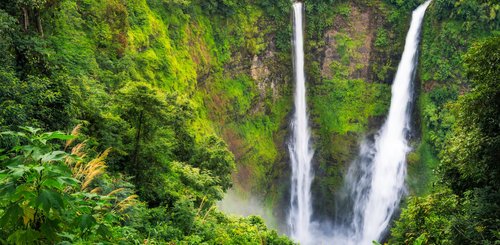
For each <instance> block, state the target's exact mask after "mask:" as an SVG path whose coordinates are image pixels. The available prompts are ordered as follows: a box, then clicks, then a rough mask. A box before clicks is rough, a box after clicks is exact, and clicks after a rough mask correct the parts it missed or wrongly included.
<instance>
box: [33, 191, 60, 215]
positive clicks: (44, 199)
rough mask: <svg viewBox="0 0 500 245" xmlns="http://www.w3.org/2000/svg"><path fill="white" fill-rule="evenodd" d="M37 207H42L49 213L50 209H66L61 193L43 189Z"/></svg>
mask: <svg viewBox="0 0 500 245" xmlns="http://www.w3.org/2000/svg"><path fill="white" fill-rule="evenodd" d="M36 206H37V207H40V206H41V207H42V209H43V210H44V211H45V212H47V213H48V212H49V211H50V209H54V210H58V209H62V208H63V207H64V202H63V199H62V195H61V194H60V193H57V192H55V191H52V190H46V189H42V190H40V193H39V194H38V198H37V200H36Z"/></svg>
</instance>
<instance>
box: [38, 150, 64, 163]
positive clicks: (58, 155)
mask: <svg viewBox="0 0 500 245" xmlns="http://www.w3.org/2000/svg"><path fill="white" fill-rule="evenodd" d="M67 156H68V153H66V152H64V151H52V152H49V153H47V154H45V155H43V156H42V158H41V160H42V162H57V161H63V160H64V159H65V158H66V157H67Z"/></svg>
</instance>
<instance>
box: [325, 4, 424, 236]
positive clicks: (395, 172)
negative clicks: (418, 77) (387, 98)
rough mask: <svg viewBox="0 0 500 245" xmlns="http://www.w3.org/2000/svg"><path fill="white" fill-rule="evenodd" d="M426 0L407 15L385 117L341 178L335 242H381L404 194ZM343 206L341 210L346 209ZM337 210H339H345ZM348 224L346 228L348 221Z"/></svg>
mask: <svg viewBox="0 0 500 245" xmlns="http://www.w3.org/2000/svg"><path fill="white" fill-rule="evenodd" d="M429 3H430V0H429V1H427V2H425V3H424V4H422V5H420V6H419V7H418V8H417V9H416V10H415V11H413V15H412V21H411V25H410V29H409V31H408V34H407V36H406V43H405V48H404V51H403V55H402V57H401V61H400V63H399V67H398V71H397V73H396V77H395V79H394V83H393V85H392V98H391V105H390V109H389V115H388V116H387V120H386V122H385V124H384V125H383V126H382V128H381V129H380V131H379V133H378V135H377V136H376V137H375V140H374V142H372V143H371V144H370V143H367V142H365V143H363V145H362V147H361V151H360V156H359V159H358V160H357V161H356V162H355V163H354V164H353V165H352V167H351V169H350V170H349V174H348V176H347V178H346V183H347V184H346V185H347V186H346V189H347V191H346V195H347V196H348V197H347V198H346V200H348V201H347V203H349V204H348V205H345V204H344V208H345V207H346V206H349V207H350V209H351V210H350V212H346V213H349V214H347V215H346V214H344V215H342V214H341V215H340V216H343V218H341V219H338V220H337V223H336V225H335V228H336V230H335V231H334V233H335V236H334V237H335V238H334V241H335V242H336V243H337V244H362V245H364V244H372V241H373V240H379V239H381V238H383V236H384V234H385V232H386V230H387V227H388V225H389V222H390V221H391V218H392V216H393V214H394V211H395V209H396V208H397V206H398V205H399V203H400V200H401V196H402V195H403V192H404V180H405V176H406V154H407V153H408V151H409V150H410V148H409V147H408V145H407V139H406V136H407V133H408V132H409V130H410V121H409V119H410V109H409V108H410V105H411V101H412V91H413V90H412V81H413V79H414V76H415V68H416V65H417V53H418V44H419V41H420V29H421V25H422V20H423V17H424V14H425V10H426V8H427V6H428V5H429ZM349 207H348V208H347V209H349ZM345 211H346V210H341V211H339V212H345ZM349 219H350V220H351V222H350V223H348V224H346V223H347V222H348V220H349Z"/></svg>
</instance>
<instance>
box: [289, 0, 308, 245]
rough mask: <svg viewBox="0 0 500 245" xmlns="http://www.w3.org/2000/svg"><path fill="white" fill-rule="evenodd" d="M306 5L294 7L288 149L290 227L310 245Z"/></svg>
mask: <svg viewBox="0 0 500 245" xmlns="http://www.w3.org/2000/svg"><path fill="white" fill-rule="evenodd" d="M302 11H303V4H302V3H301V2H296V3H294V4H293V13H294V18H293V19H294V22H293V27H294V32H293V34H294V35H293V45H294V69H295V82H296V85H295V115H294V117H293V121H292V123H291V126H292V129H293V136H292V138H291V141H290V143H289V144H288V149H289V152H290V159H291V164H292V188H291V197H290V213H289V218H288V225H289V227H290V231H291V235H292V238H293V239H295V240H296V241H298V242H300V243H302V244H308V243H309V241H311V235H310V223H311V214H312V205H311V183H312V179H313V175H312V172H311V159H312V156H313V151H312V149H311V147H310V145H309V143H310V138H311V136H310V130H309V125H308V119H307V105H306V87H305V75H304V39H303V24H302V23H303V19H302Z"/></svg>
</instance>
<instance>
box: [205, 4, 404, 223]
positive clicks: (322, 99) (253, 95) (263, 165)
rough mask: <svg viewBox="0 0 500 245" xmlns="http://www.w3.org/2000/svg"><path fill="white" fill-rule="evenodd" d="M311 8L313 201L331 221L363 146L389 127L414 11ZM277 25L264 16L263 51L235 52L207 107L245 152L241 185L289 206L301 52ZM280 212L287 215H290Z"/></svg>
mask: <svg viewBox="0 0 500 245" xmlns="http://www.w3.org/2000/svg"><path fill="white" fill-rule="evenodd" d="M305 6H306V10H305V11H306V30H305V33H306V35H305V38H306V47H305V48H306V73H307V82H308V94H309V96H308V103H309V109H310V120H311V122H312V127H313V141H314V142H313V145H314V147H315V155H314V159H313V161H314V165H315V176H316V177H315V180H314V183H313V196H314V197H315V199H316V200H315V201H314V203H315V205H317V206H316V207H315V210H316V211H317V213H316V215H318V216H324V215H326V216H328V215H331V214H332V213H333V210H334V207H335V203H334V200H335V197H334V195H335V193H337V192H338V190H339V189H340V187H341V185H342V182H343V176H344V175H345V172H346V170H347V167H348V166H349V164H350V163H351V161H352V160H353V159H354V158H355V157H356V155H357V151H358V145H359V143H360V142H361V140H362V139H363V137H365V136H370V135H372V134H373V133H375V132H376V130H377V129H378V128H379V126H380V125H381V123H382V122H383V118H384V115H385V114H386V111H387V108H388V104H389V102H390V82H391V80H392V77H393V75H394V73H395V71H396V69H397V65H398V62H399V58H400V57H399V56H400V53H401V52H402V48H403V45H404V37H405V34H406V28H407V25H408V23H407V22H409V17H410V13H411V11H409V10H408V11H406V10H402V9H397V8H396V6H394V5H391V4H389V3H386V2H383V1H369V2H367V1H352V2H349V3H339V2H333V3H326V2H325V3H323V2H322V3H309V4H308V3H306V5H305ZM394 13H397V14H399V15H398V16H399V19H397V21H395V18H394V17H391V16H392V15H394ZM403 14H404V15H403ZM269 23H270V22H269V19H268V18H266V16H265V14H263V15H261V16H260V17H259V18H256V19H255V21H254V22H253V26H254V27H255V28H256V31H254V33H255V34H256V35H257V36H260V37H261V39H260V40H261V42H260V44H261V45H262V48H261V49H259V51H258V52H253V53H252V52H248V51H247V50H245V49H235V50H233V53H232V54H231V59H230V60H229V62H228V63H227V64H226V65H225V67H224V75H223V77H224V78H223V81H224V82H223V84H226V85H223V86H222V87H221V83H220V79H219V80H217V81H215V80H214V81H213V82H212V83H211V82H207V84H208V85H207V86H206V87H207V90H208V91H209V92H208V93H207V94H208V95H211V96H210V97H208V99H206V101H207V105H208V108H209V110H208V111H209V112H210V115H211V118H212V121H214V122H215V123H216V125H218V128H219V131H220V133H221V135H222V136H223V138H224V139H225V140H226V142H227V143H228V145H229V147H230V149H231V151H232V152H233V153H234V154H235V156H236V160H237V163H238V166H237V171H236V172H235V174H234V175H233V179H234V181H235V184H236V187H237V189H240V190H243V192H249V193H254V194H257V195H259V196H261V197H264V198H266V199H267V200H268V202H267V203H271V204H272V206H274V207H276V206H282V207H287V206H288V192H289V173H290V169H289V165H288V150H287V147H286V144H287V137H288V133H289V122H288V118H289V116H290V115H291V112H292V111H293V108H292V105H293V98H292V97H293V86H294V85H293V82H292V81H293V77H292V74H293V72H292V64H293V61H292V60H291V57H290V54H291V53H292V50H291V46H289V45H284V42H290V40H284V39H283V38H281V39H280V38H277V37H276V36H277V35H276V33H279V32H280V31H281V32H283V29H284V28H283V27H280V28H278V24H276V23H275V24H274V25H273V24H271V25H270V24H269ZM287 27H288V28H290V25H289V24H288V25H287ZM288 32H289V31H288ZM257 33H258V34H257ZM249 38H250V39H248V40H252V38H255V36H253V37H249ZM277 47H279V48H277ZM212 77H213V76H212ZM210 79H212V78H209V79H208V80H210ZM210 84H211V85H210ZM232 85H235V86H236V87H238V88H237V89H234V88H232ZM231 93H234V94H233V95H232V96H233V97H232V98H228V94H231ZM229 97H230V96H229ZM243 100H246V101H247V102H243ZM221 105H227V106H221ZM235 105H236V107H235ZM241 105H244V108H243V110H241V109H242V107H241ZM320 204H321V205H320ZM325 204H326V205H325ZM279 210H282V211H280V212H278V213H277V215H278V216H283V215H285V213H286V212H284V211H283V209H279Z"/></svg>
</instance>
